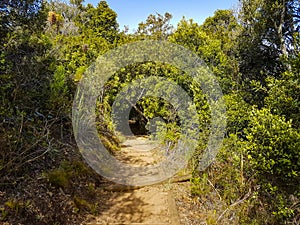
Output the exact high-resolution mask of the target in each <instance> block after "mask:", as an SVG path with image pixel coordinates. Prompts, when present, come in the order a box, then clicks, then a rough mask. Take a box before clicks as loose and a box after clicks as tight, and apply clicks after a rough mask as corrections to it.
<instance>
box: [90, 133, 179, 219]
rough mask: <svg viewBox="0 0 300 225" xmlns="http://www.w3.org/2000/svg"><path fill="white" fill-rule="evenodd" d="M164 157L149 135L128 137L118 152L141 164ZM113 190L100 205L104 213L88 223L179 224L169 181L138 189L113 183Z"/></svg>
mask: <svg viewBox="0 0 300 225" xmlns="http://www.w3.org/2000/svg"><path fill="white" fill-rule="evenodd" d="M162 157H163V156H162V154H159V151H158V150H157V144H155V143H153V142H152V141H150V140H149V139H148V138H147V137H134V138H130V139H127V140H126V141H125V142H124V143H123V144H122V151H121V153H120V154H119V155H118V156H117V158H118V159H119V160H121V161H124V162H126V163H129V164H130V165H132V166H137V167H141V166H146V165H152V164H155V163H157V162H158V161H159V160H161V158H162ZM115 187H118V186H117V185H116V186H115ZM110 190H112V191H111V195H110V197H109V199H107V204H105V205H103V206H100V211H101V212H100V215H99V216H97V217H96V218H95V219H94V220H93V221H92V222H90V223H88V224H106V225H109V224H115V225H116V224H119V225H121V224H124V225H125V224H141V225H142V224H148V225H150V224H156V225H159V224H172V225H179V216H178V212H177V209H176V204H175V201H174V198H173V196H172V194H171V192H170V190H169V189H168V187H167V185H165V184H160V185H153V186H147V187H143V188H140V189H136V190H124V189H122V188H119V189H118V188H114V187H111V189H110Z"/></svg>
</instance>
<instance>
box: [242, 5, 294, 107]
mask: <svg viewBox="0 0 300 225" xmlns="http://www.w3.org/2000/svg"><path fill="white" fill-rule="evenodd" d="M241 3H242V8H241V13H240V20H241V22H242V26H243V31H242V33H241V36H240V38H239V46H240V50H239V51H240V57H241V60H240V71H241V73H242V80H243V82H244V84H245V85H244V89H245V90H246V91H248V92H250V93H251V95H250V96H249V97H248V99H247V101H252V100H253V101H254V102H256V103H259V104H260V105H262V102H263V99H264V97H265V96H266V95H265V94H264V92H263V91H261V90H256V91H255V90H253V89H251V82H252V81H256V82H259V84H260V85H262V87H265V86H266V81H265V79H266V77H268V76H272V77H275V78H276V77H277V78H278V77H279V76H280V75H281V73H282V72H283V71H284V70H285V68H288V67H289V66H288V65H287V64H283V63H282V61H281V60H280V59H281V57H287V56H288V55H289V54H291V53H292V52H293V51H294V49H293V47H292V46H293V44H294V41H295V39H294V37H295V36H294V34H295V32H298V31H299V10H298V9H299V1H293V0H284V1H277V0H275V1H271V0H255V1H252V0H241ZM251 98H254V99H251Z"/></svg>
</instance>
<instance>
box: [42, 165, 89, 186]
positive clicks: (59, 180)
mask: <svg viewBox="0 0 300 225" xmlns="http://www.w3.org/2000/svg"><path fill="white" fill-rule="evenodd" d="M89 174H90V171H89V170H88V168H87V167H86V165H84V164H83V163H82V162H71V163H70V162H67V161H63V162H62V163H61V165H60V167H59V168H57V169H54V170H52V171H49V172H47V173H45V176H46V178H47V179H48V181H49V182H50V183H51V184H52V185H53V186H55V187H58V188H66V187H68V186H69V184H70V182H71V180H72V179H73V178H74V177H76V176H81V175H86V176H88V175H89Z"/></svg>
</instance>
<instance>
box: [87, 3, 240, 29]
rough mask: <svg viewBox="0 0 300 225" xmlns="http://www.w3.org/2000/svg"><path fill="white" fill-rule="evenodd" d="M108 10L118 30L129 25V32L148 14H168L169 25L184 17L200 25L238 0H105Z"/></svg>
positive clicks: (232, 5)
mask: <svg viewBox="0 0 300 225" xmlns="http://www.w3.org/2000/svg"><path fill="white" fill-rule="evenodd" d="M99 1H100V0H85V4H87V3H91V4H93V5H94V6H96V5H97V4H98V2H99ZM106 2H107V3H108V5H109V6H110V8H112V9H113V10H114V11H115V12H116V13H117V14H118V23H119V24H120V29H121V30H122V29H123V28H124V25H129V29H130V31H132V30H133V29H136V28H137V25H138V24H139V23H140V22H142V21H145V20H146V19H147V17H148V15H149V14H155V13H156V12H157V13H160V14H164V13H165V12H169V13H171V14H172V15H173V19H172V21H171V23H172V24H173V25H175V27H176V25H177V23H178V22H179V21H180V20H181V19H182V17H183V16H185V17H186V18H187V19H190V18H192V19H193V20H194V21H195V22H198V23H200V24H201V23H202V22H203V21H204V20H205V19H206V18H207V17H209V16H212V15H213V14H214V11H216V10H217V9H230V8H233V7H235V6H236V5H237V3H238V0H211V1H208V0H187V1H184V0H151V1H150V0H106Z"/></svg>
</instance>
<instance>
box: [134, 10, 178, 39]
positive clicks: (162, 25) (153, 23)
mask: <svg viewBox="0 0 300 225" xmlns="http://www.w3.org/2000/svg"><path fill="white" fill-rule="evenodd" d="M171 19H172V15H171V14H170V13H167V12H166V13H165V14H164V15H161V14H159V13H157V15H153V14H150V15H149V16H148V18H147V20H146V22H141V23H139V26H138V29H137V31H136V35H140V36H141V37H148V38H149V37H150V38H153V39H156V40H165V39H167V38H168V36H169V35H170V34H172V32H173V26H172V25H171V24H170V21H171Z"/></svg>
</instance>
